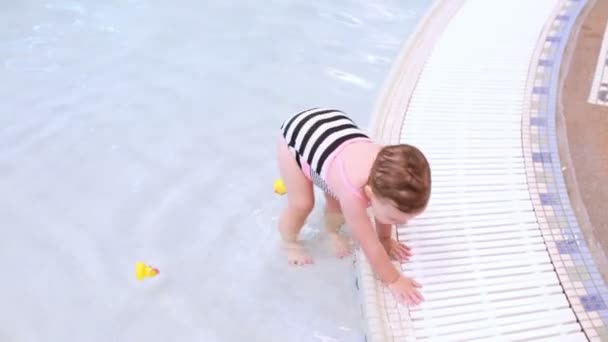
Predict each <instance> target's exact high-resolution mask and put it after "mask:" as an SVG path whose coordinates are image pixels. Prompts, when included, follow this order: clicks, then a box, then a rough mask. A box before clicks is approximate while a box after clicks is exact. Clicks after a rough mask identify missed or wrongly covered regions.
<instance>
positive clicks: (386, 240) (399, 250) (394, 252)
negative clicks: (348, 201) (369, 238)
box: [374, 219, 412, 262]
mask: <svg viewBox="0 0 608 342" xmlns="http://www.w3.org/2000/svg"><path fill="white" fill-rule="evenodd" d="M374 223H375V224H376V234H378V238H379V239H380V242H381V243H382V245H383V246H384V249H386V253H388V255H389V256H391V257H393V258H395V259H397V260H399V261H400V262H405V261H408V260H409V259H410V257H411V256H412V252H411V251H410V248H409V247H408V246H406V245H405V244H402V243H400V242H399V241H397V240H395V239H393V238H392V236H391V233H392V231H393V225H391V224H386V223H381V222H378V220H376V219H374Z"/></svg>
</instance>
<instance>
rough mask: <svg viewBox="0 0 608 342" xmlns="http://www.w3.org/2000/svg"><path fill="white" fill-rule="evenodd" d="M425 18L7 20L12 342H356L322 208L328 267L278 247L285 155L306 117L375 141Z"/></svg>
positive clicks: (6, 315)
mask: <svg viewBox="0 0 608 342" xmlns="http://www.w3.org/2000/svg"><path fill="white" fill-rule="evenodd" d="M430 2H431V1H430V0H411V1H408V2H407V5H405V4H404V3H403V2H402V1H396V0H394V1H393V0H366V1H346V0H336V1H328V2H316V3H315V2H310V1H304V0H274V1H266V2H257V3H256V2H251V1H243V0H226V1H193V0H176V1H159V0H149V1H146V0H130V1H129V0H121V1H119V0H109V1H84V0H83V1H75V0H74V1H69V0H55V1H53V0H48V1H34V0H26V1H19V2H13V1H5V2H2V3H0V80H1V81H0V217H1V218H2V220H1V223H0V229H1V233H2V237H3V238H2V239H1V240H0V272H1V273H0V279H1V281H0V303H2V306H1V308H0V340H1V341H19V342H27V341H45V342H50V341H61V342H65V341H104V342H105V341H265V342H268V341H307V342H309V341H361V339H362V331H361V321H360V313H359V304H358V297H357V293H356V289H355V287H354V281H353V274H352V272H353V270H352V267H351V263H352V258H348V259H346V260H336V259H335V258H334V257H333V256H332V255H331V254H330V252H329V250H328V249H327V248H325V245H324V243H323V239H322V236H321V235H319V230H320V220H319V218H320V215H319V212H320V210H319V209H321V205H322V201H321V200H319V201H318V205H319V206H318V208H317V210H316V211H315V213H314V214H313V215H312V217H311V218H310V220H309V222H308V223H307V226H306V228H305V230H304V231H303V237H304V238H305V239H306V240H307V243H308V244H309V245H310V246H311V248H312V250H313V252H314V256H315V258H316V262H317V263H316V265H315V266H313V267H309V268H306V269H293V268H289V267H288V266H287V265H286V262H285V259H284V258H283V255H282V254H281V252H280V250H279V249H278V247H277V242H278V234H277V232H276V218H277V215H278V213H279V211H280V208H281V207H282V206H283V205H284V201H285V198H281V197H277V196H276V195H274V194H273V192H272V181H273V180H274V178H275V177H277V176H278V171H277V167H276V161H275V146H274V143H275V141H276V136H277V133H278V127H279V125H280V124H281V121H282V120H283V119H284V118H285V117H286V116H287V115H290V114H291V113H293V112H294V111H298V110H301V109H303V108H305V107H309V106H334V107H338V108H342V109H344V110H346V111H348V112H350V113H351V114H352V116H353V117H354V118H355V119H356V121H358V122H359V123H360V124H361V125H362V126H366V125H367V123H368V120H369V115H370V111H371V109H372V107H373V104H374V101H375V100H376V97H377V95H378V92H379V90H380V87H381V86H382V84H383V82H384V80H385V78H386V76H387V73H388V71H389V69H390V66H391V61H392V59H393V58H394V57H395V56H396V54H397V53H398V50H399V48H400V46H401V44H402V43H403V41H404V40H405V39H406V38H407V37H408V34H409V33H411V32H412V30H413V28H414V25H415V24H416V22H417V20H418V19H419V18H420V16H421V15H422V14H423V13H424V12H425V10H426V9H427V8H428V6H430ZM138 260H142V261H144V262H147V263H149V264H152V265H154V266H156V267H158V268H159V269H160V272H161V274H160V275H159V276H158V277H156V278H153V279H148V280H146V281H144V282H141V283H139V282H137V281H136V280H135V276H134V267H135V262H136V261H138Z"/></svg>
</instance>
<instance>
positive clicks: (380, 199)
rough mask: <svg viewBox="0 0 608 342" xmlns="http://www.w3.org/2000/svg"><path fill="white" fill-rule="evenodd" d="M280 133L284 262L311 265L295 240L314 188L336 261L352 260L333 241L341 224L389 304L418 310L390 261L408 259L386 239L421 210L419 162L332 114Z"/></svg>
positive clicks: (301, 116)
mask: <svg viewBox="0 0 608 342" xmlns="http://www.w3.org/2000/svg"><path fill="white" fill-rule="evenodd" d="M281 131H282V137H281V138H280V139H279V142H278V162H279V168H280V173H281V177H282V179H283V181H284V184H285V187H286V188H287V207H286V208H285V209H284V210H283V211H282V212H281V215H280V217H279V231H280V233H281V237H282V239H283V244H284V247H285V249H286V251H287V258H288V261H289V263H290V264H293V265H305V264H310V263H312V258H311V257H310V255H309V254H308V253H307V251H306V250H305V249H304V247H303V246H302V245H301V244H300V243H299V242H298V233H299V232H300V229H301V228H302V226H303V225H304V222H305V220H306V218H307V217H308V215H309V214H310V212H311V211H312V209H313V206H314V194H313V184H314V185H316V186H317V187H319V188H321V189H322V190H323V192H324V194H325V199H326V205H325V228H326V231H327V232H328V234H329V237H330V240H331V242H332V244H333V246H334V248H335V251H336V253H337V255H338V256H339V257H343V256H345V255H347V254H349V253H350V246H349V244H348V242H347V241H346V240H345V239H344V238H343V237H342V236H341V235H340V234H339V229H340V227H341V226H342V224H343V223H346V224H347V225H348V226H349V228H350V230H351V232H352V235H353V237H354V238H355V240H356V241H357V242H358V243H359V244H360V246H361V248H362V250H363V252H364V253H365V255H366V257H367V259H368V260H369V262H370V264H371V266H372V269H373V270H374V272H375V273H376V275H377V276H378V277H379V278H380V279H381V280H382V281H383V282H384V283H385V284H387V285H388V286H389V288H390V289H391V291H392V293H393V295H394V296H395V299H397V301H399V302H402V303H403V302H405V303H408V304H414V305H415V304H419V303H420V302H421V301H422V300H423V298H422V296H421V295H420V293H419V292H418V290H417V288H420V287H421V286H420V284H418V283H417V282H416V281H414V280H413V279H410V278H408V277H405V276H403V275H401V273H400V272H399V271H398V270H397V269H396V267H395V266H394V265H393V264H392V263H391V261H390V257H393V258H395V259H397V260H399V261H401V262H403V261H407V260H408V258H409V256H410V255H411V253H410V250H409V248H408V247H407V246H405V245H403V244H400V243H399V242H397V241H396V240H394V239H393V238H392V237H391V229H392V225H394V224H404V223H405V222H407V221H408V220H409V219H411V218H412V217H415V216H416V215H419V214H420V213H421V212H422V211H423V210H424V209H425V208H426V205H427V203H428V200H429V196H430V192H431V173H430V167H429V164H428V162H427V160H426V158H425V157H424V155H423V154H422V153H421V152H420V151H419V150H418V149H417V148H416V147H413V146H411V145H406V144H400V145H389V146H381V145H378V144H376V143H374V142H373V141H372V140H371V139H370V138H369V137H368V135H367V134H365V133H364V132H363V131H362V130H360V129H359V128H358V127H357V125H356V124H355V123H354V122H353V121H352V120H351V119H350V118H349V117H348V116H347V115H346V114H345V113H343V112H341V111H339V110H335V109H320V108H313V109H309V110H306V111H303V112H300V113H298V114H296V115H294V116H292V117H291V118H289V119H287V120H286V121H285V122H284V123H283V125H282V126H281ZM368 208H371V212H372V213H373V216H374V221H375V222H374V223H375V228H376V229H375V230H374V225H373V224H372V221H371V219H370V216H369V215H368Z"/></svg>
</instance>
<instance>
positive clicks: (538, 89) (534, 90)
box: [532, 87, 549, 95]
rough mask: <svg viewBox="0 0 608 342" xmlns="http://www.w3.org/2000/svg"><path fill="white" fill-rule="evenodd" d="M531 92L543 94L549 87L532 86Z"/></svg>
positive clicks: (547, 91)
mask: <svg viewBox="0 0 608 342" xmlns="http://www.w3.org/2000/svg"><path fill="white" fill-rule="evenodd" d="M532 93H533V94H542V95H545V94H547V93H549V89H548V88H547V87H534V88H532Z"/></svg>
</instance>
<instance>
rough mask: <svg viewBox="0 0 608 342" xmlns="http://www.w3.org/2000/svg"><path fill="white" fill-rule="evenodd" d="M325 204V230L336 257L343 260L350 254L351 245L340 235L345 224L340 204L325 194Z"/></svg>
mask: <svg viewBox="0 0 608 342" xmlns="http://www.w3.org/2000/svg"><path fill="white" fill-rule="evenodd" d="M325 203H326V204H325V230H326V231H327V234H328V235H329V239H330V242H331V244H332V247H333V249H334V251H335V253H336V256H337V257H338V258H343V257H345V256H347V255H349V254H350V251H351V245H350V242H349V241H348V239H347V238H346V237H345V236H343V235H341V234H340V228H341V227H342V225H343V224H344V216H343V215H342V210H341V209H340V203H339V202H338V201H337V200H336V199H335V198H333V197H331V196H329V195H328V194H325Z"/></svg>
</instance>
